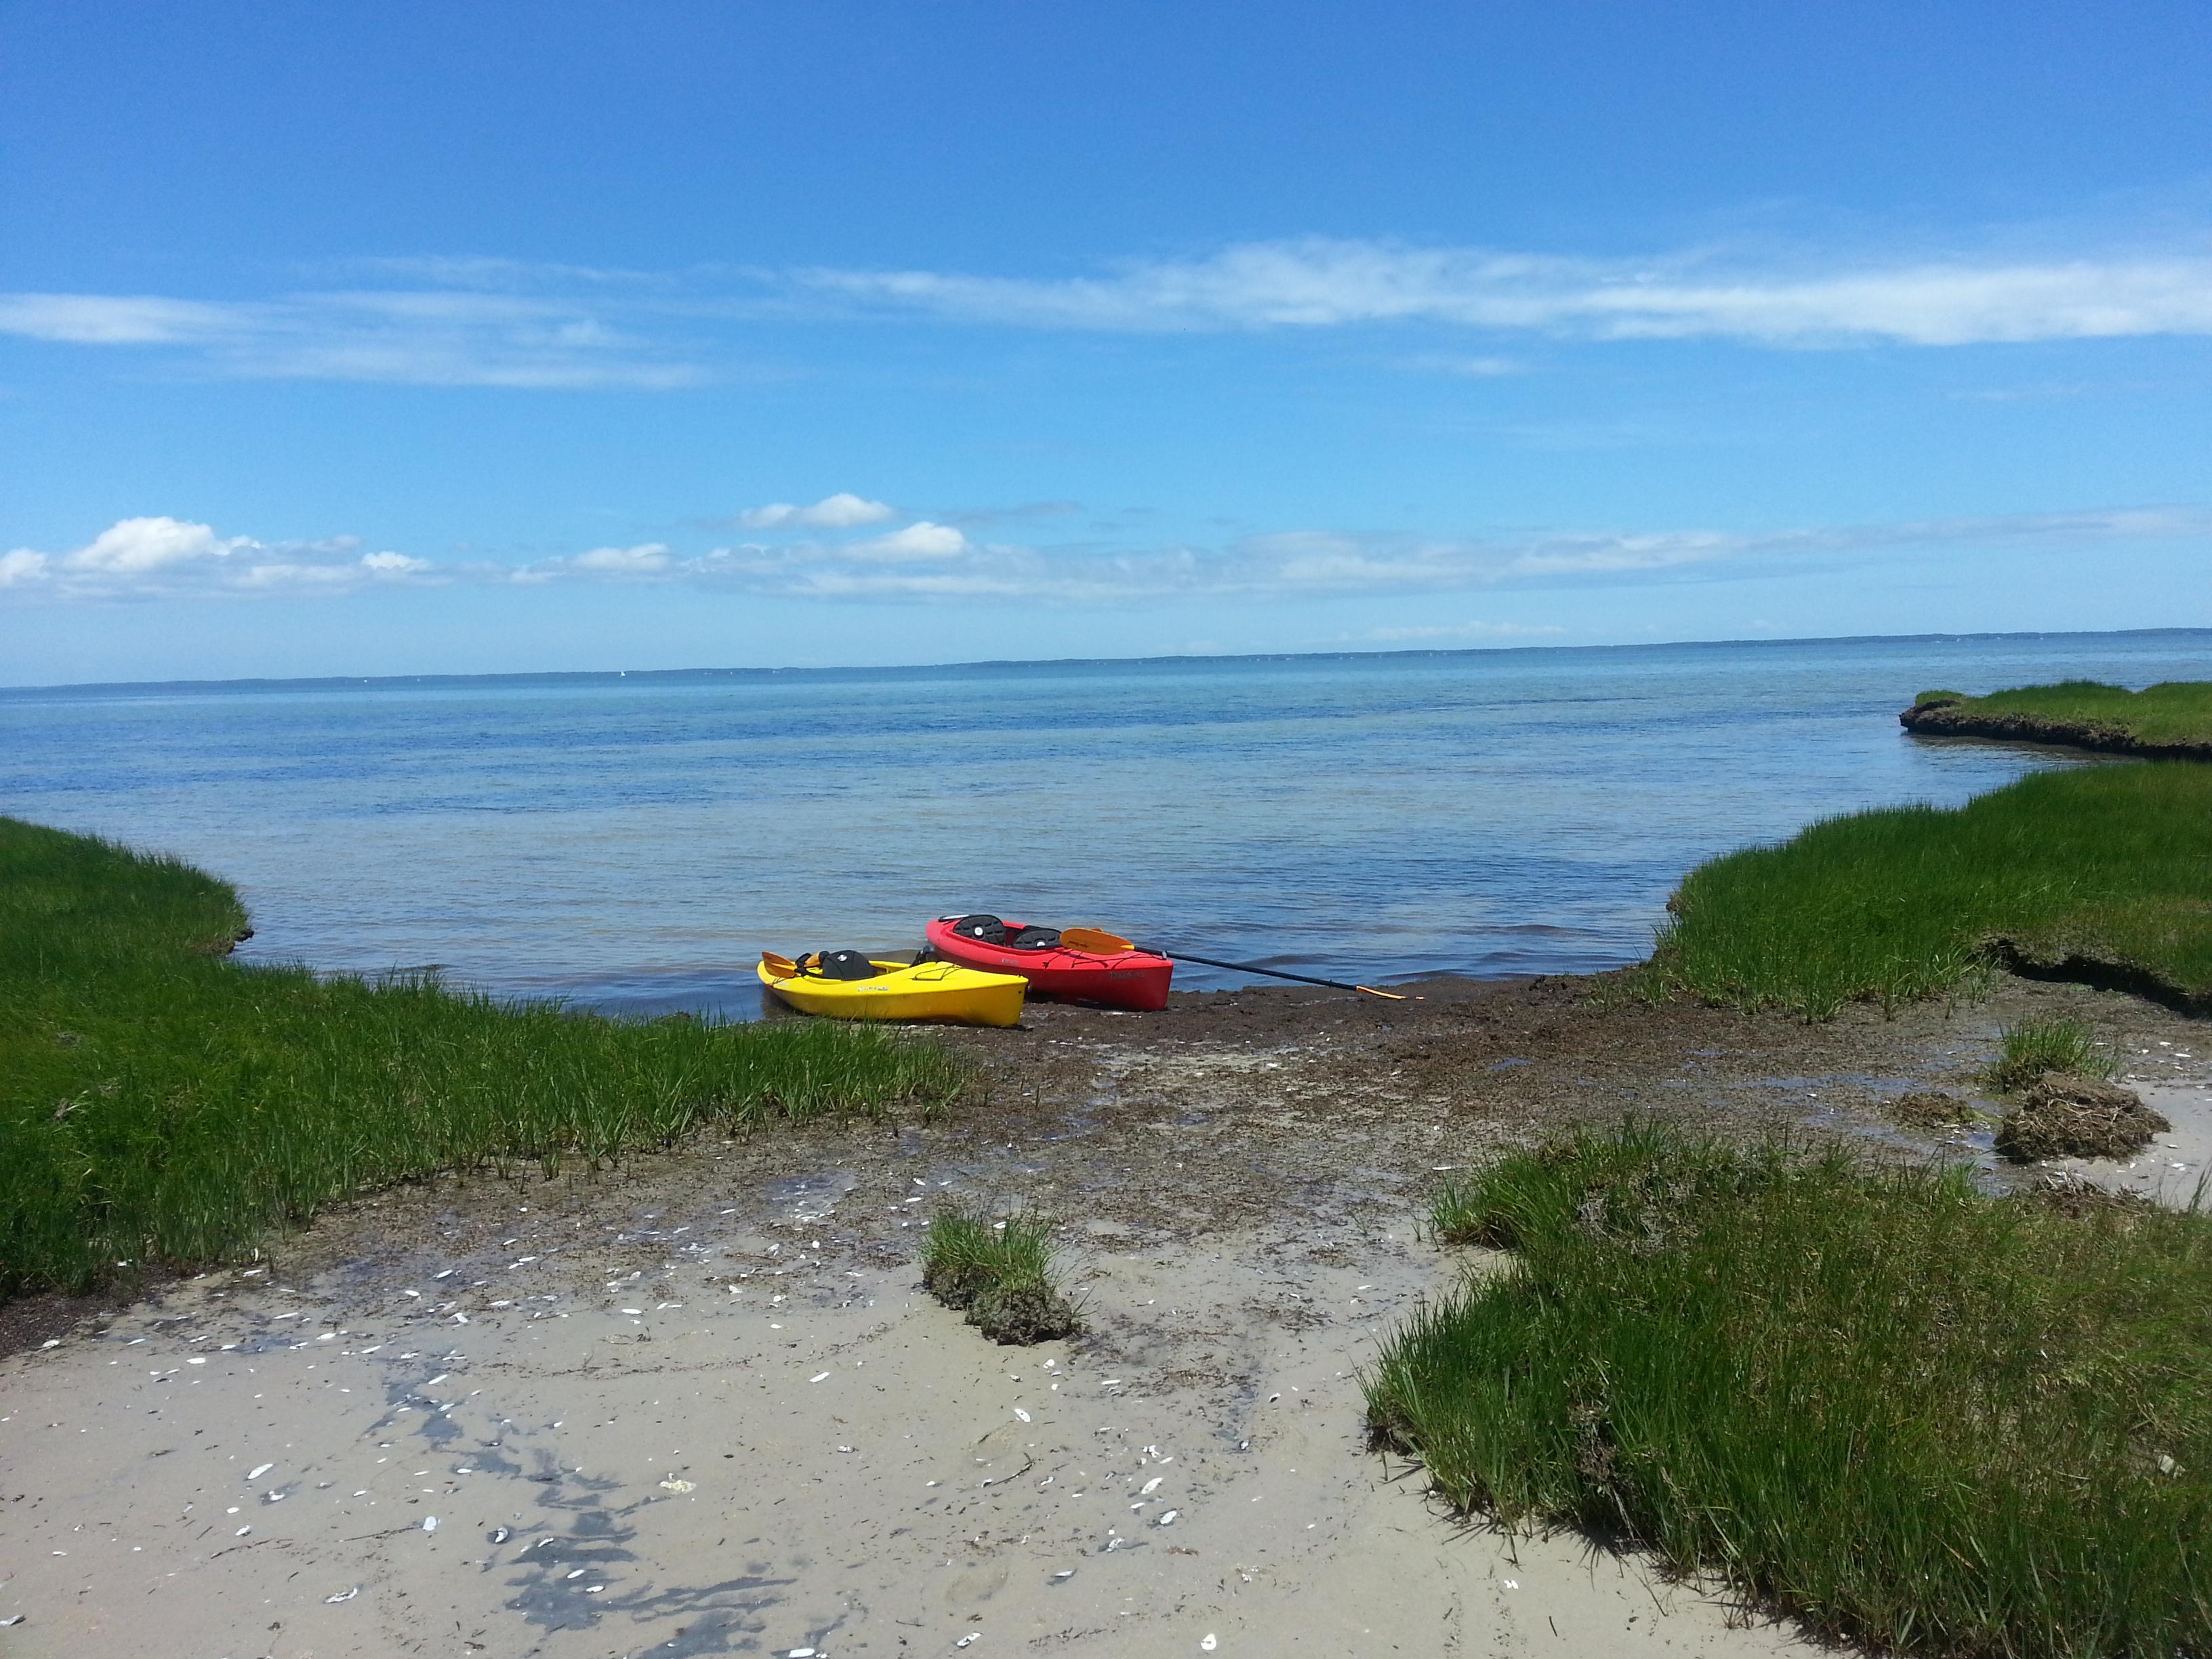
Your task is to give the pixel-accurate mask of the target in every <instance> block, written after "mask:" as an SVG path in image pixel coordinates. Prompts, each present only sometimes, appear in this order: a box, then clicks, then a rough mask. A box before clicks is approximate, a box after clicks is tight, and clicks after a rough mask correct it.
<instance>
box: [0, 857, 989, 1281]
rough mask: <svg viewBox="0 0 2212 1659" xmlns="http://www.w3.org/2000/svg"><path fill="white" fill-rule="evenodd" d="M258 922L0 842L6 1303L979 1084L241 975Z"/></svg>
mask: <svg viewBox="0 0 2212 1659" xmlns="http://www.w3.org/2000/svg"><path fill="white" fill-rule="evenodd" d="M245 925H246V914H245V911H244V909H243V908H241V907H240V903H239V901H238V897H237V895H236V894H235V892H234V891H233V890H231V888H230V887H229V886H228V884H224V883H222V882H221V881H218V880H216V879H215V878H212V877H210V876H208V875H205V874H204V873H202V872H199V871H197V870H195V869H192V868H191V867H190V866H186V865H184V864H181V863H179V862H177V861H175V860H168V859H161V858H155V857H149V856H146V855H143V854H135V853H132V852H130V851H129V850H127V849H125V848H120V847H117V846H114V845H112V844H111V843H107V842H100V841H94V840H91V839H89V838H87V837H83V836H70V835H65V834H63V833H61V832H59V831H57V830H52V829H40V828H38V827H35V826H33V825H31V824H27V823H20V822H17V821H15V820H13V819H6V818H0V1295H6V1294H10V1293H15V1292H19V1291H27V1290H34V1289H62V1290H76V1289H81V1288H83V1287H86V1286H88V1285H93V1284H94V1283H97V1282H99V1281H100V1280H101V1279H106V1278H108V1277H110V1276H112V1275H114V1274H116V1273H118V1272H123V1273H130V1272H135V1271H137V1270H139V1269H142V1268H144V1267H154V1266H169V1267H184V1266H190V1265H192V1264H196V1263H203V1262H209V1261H221V1260H224V1259H228V1258H234V1257H237V1256H239V1255H241V1254H243V1253H245V1252H247V1251H249V1250H251V1249H252V1248H254V1246H255V1244H256V1243H257V1242H258V1241H259V1240H261V1239H263V1238H264V1237H265V1236H266V1235H267V1233H268V1232H269V1231H270V1229H272V1228H275V1227H278V1226H281V1225H286V1224H289V1223H294V1222H298V1221H301V1220H304V1219H306V1218H309V1217H311V1216H313V1214H314V1213H315V1212H316V1211H317V1210H318V1209H319V1208H320V1207H322V1206H325V1205H328V1204H331V1203H333V1202H336V1201H338V1200H344V1199H348V1198H351V1197H354V1196H356V1195H358V1194H363V1193H367V1192H370V1191H373V1190H374V1189H375V1188H380V1187H384V1186H387V1185H389V1184H391V1183H392V1182H400V1181H406V1180H410V1179H413V1178H417V1177H422V1176H428V1175H430V1174H433V1173H435V1172H436V1171H440V1170H463V1171H468V1170H483V1169H490V1170H497V1171H501V1172H511V1171H515V1170H521V1169H524V1168H529V1169H534V1170H544V1171H545V1172H546V1173H553V1172H555V1171H557V1170H560V1169H561V1168H562V1167H564V1166H574V1165H583V1166H591V1165H597V1164H606V1163H610V1162H612V1161H614V1160H617V1159H620V1158H624V1157H626V1156H628V1155H629V1154H630V1153H633V1152H638V1151H640V1150H643V1149H648V1148H655V1147H664V1146H670V1145H672V1144H674V1143H675V1142H677V1141H678V1140H681V1139H684V1138H685V1137H687V1136H689V1135H691V1134H693V1133H696V1132H698V1131H700V1130H702V1129H703V1128H706V1127H724V1128H736V1127H742V1126H747V1125H754V1124H761V1123H765V1122H769V1121H775V1120H787V1121H789V1120H799V1119H803V1118H806V1117H810V1116H812V1115H816V1114H818V1113H823V1112H828V1111H859V1112H871V1113H874V1112H882V1111H885V1110H888V1109H890V1108H892V1107H893V1106H895V1105H901V1104H908V1103H914V1104H920V1105H921V1106H923V1107H925V1108H930V1107H934V1106H937V1105H939V1104H942V1103H945V1102H946V1101H949V1100H950V1099H951V1098H952V1097H953V1096H954V1095H955V1094H956V1093H957V1091H958V1089H959V1087H960V1085H961V1081H962V1078H963V1071H962V1068H961V1066H959V1064H958V1062H957V1061H956V1060H954V1059H953V1058H952V1057H951V1055H950V1054H949V1053H948V1052H947V1051H946V1050H945V1049H943V1048H939V1047H938V1046H936V1045H934V1044H931V1043H928V1042H920V1041H915V1040H911V1039H909V1038H907V1037H904V1036H900V1035H898V1034H895V1033H889V1032H884V1031H882V1030H876V1029H872V1028H866V1027H853V1026H844V1025H832V1024H828V1023H827V1022H821V1023H817V1022H812V1021H808V1022H804V1023H802V1022H796V1021H794V1022H789V1023H785V1022H781V1021H779V1022H775V1023H773V1024H762V1025H724V1024H714V1023H706V1022H701V1021H696V1020H691V1019H682V1018H678V1019H669V1020H655V1021H649V1022H633V1021H617V1020H610V1019H603V1018H596V1017H592V1016H588V1015H580V1014H572V1013H568V1012H563V1011H562V1009H561V1008H559V1007H558V1006H556V1005H553V1004H550V1003H543V1002H538V1003H528V1002H526V1003H500V1002H495V1001H493V1000H490V999H488V998H485V997H483V996H478V995H473V994H467V993H463V992H457V991H453V990H450V989H448V988H447V987H444V986H441V984H439V983H438V982H437V981H435V979H433V978H429V977H427V976H423V975H412V976H398V977H394V978H389V979H384V980H365V979H361V978H354V977H335V978H318V977H317V976H316V975H313V974H311V973H309V972H307V970H306V969H298V968H282V967H245V966H240V965H237V964H234V963H230V962H228V961H227V960H225V959H224V958H223V952H224V951H227V949H228V946H229V945H230V943H231V941H232V940H234V939H235V938H236V937H237V935H238V934H239V933H240V930H241V929H243V927H245Z"/></svg>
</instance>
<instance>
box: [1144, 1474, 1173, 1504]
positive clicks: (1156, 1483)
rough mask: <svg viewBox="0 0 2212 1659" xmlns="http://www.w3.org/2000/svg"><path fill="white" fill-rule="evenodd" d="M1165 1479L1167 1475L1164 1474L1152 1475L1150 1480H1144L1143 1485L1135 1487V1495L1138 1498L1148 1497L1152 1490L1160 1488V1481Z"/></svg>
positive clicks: (1155, 1490)
mask: <svg viewBox="0 0 2212 1659" xmlns="http://www.w3.org/2000/svg"><path fill="white" fill-rule="evenodd" d="M1166 1479H1167V1477H1166V1476H1165V1475H1164V1474H1156V1475H1154V1476H1153V1477H1152V1479H1151V1480H1147V1481H1146V1482H1145V1484H1144V1485H1143V1486H1139V1487H1138V1488H1137V1496H1138V1497H1139V1498H1150V1497H1151V1496H1152V1494H1153V1493H1154V1492H1158V1490H1159V1489H1160V1482H1161V1481H1163V1480H1166Z"/></svg>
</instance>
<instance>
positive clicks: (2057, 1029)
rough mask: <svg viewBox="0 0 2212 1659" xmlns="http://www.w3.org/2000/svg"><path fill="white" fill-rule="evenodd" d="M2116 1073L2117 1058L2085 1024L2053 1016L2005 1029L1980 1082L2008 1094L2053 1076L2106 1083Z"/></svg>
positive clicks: (2057, 1015)
mask: <svg viewBox="0 0 2212 1659" xmlns="http://www.w3.org/2000/svg"><path fill="white" fill-rule="evenodd" d="M2118 1070H2119V1056H2118V1054H2117V1053H2116V1052H2115V1051H2114V1050H2113V1048H2112V1045H2111V1044H2110V1043H2107V1042H2101V1041H2100V1040H2099V1038H2098V1036H2097V1032H2096V1030H2095V1028H2094V1027H2093V1026H2092V1025H2091V1024H2089V1023H2088V1021H2087V1020H2083V1019H2075V1018H2073V1017H2072V1016H2070V1015H2067V1014H2054V1015H2049V1016H2045V1017H2043V1018H2035V1019H2024V1020H2022V1021H2021V1023H2020V1024H2017V1025H2008V1026H2007V1027H2006V1028H2005V1030H2004V1036H2003V1038H2002V1048H2001V1049H2000V1051H1999V1053H1998V1055H1997V1058H1996V1063H1995V1064H1993V1065H1991V1066H1990V1067H1989V1068H1988V1069H1987V1070H1985V1071H1984V1072H1983V1073H1982V1081H1983V1082H1984V1084H1985V1085H1988V1086H1989V1087H1990V1088H1992V1089H1995V1090H1996V1091H1998V1092H1999V1093H2001V1094H2009V1093H2012V1092H2013V1091H2015V1090H2020V1089H2025V1088H2026V1087H2027V1085H2029V1084H2031V1083H2033V1082H2034V1081H2035V1080H2036V1079H2038V1078H2039V1077H2048V1076H2049V1075H2050V1074H2051V1073H2053V1072H2071V1073H2074V1074H2075V1076H2076V1077H2093V1078H2104V1079H2110V1078H2111V1077H2112V1074H2113V1073H2116V1072H2118Z"/></svg>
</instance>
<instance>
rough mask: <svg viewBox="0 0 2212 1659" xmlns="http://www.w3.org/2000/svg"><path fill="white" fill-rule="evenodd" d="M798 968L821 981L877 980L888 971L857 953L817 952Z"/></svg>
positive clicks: (806, 958) (804, 960) (805, 959)
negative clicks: (821, 979) (821, 978)
mask: <svg viewBox="0 0 2212 1659" xmlns="http://www.w3.org/2000/svg"><path fill="white" fill-rule="evenodd" d="M799 966H800V967H802V968H804V969H806V970H807V971H808V972H809V973H813V974H818V975H821V976H822V977H823V979H877V978H880V977H881V976H882V975H884V973H886V972H888V971H889V970H888V969H882V968H878V967H877V966H876V964H875V963H872V962H871V961H869V960H868V958H867V957H866V955H864V954H863V953H862V952H860V951H816V952H815V953H814V954H813V955H812V956H811V957H805V958H804V959H803V960H802V961H801V962H800V963H799Z"/></svg>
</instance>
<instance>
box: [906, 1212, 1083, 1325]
mask: <svg viewBox="0 0 2212 1659" xmlns="http://www.w3.org/2000/svg"><path fill="white" fill-rule="evenodd" d="M1053 1229H1054V1222H1053V1220H1052V1218H1050V1217H1048V1216H1045V1215H1042V1214H1040V1213H1039V1212H1036V1211H1035V1210H1017V1211H1015V1212H1013V1213H1012V1215H1007V1216H1000V1217H997V1218H994V1217H993V1216H992V1214H991V1212H990V1211H989V1210H988V1209H987V1207H984V1206H971V1205H958V1204H956V1205H952V1206H949V1207H947V1208H945V1209H942V1210H939V1212H937V1213H936V1214H935V1215H934V1216H933V1217H931V1218H930V1223H929V1231H928V1232H927V1234H925V1235H924V1236H923V1238H922V1244H921V1282H922V1284H923V1285H924V1286H925V1287H926V1288H927V1290H928V1291H929V1292H930V1293H931V1294H932V1295H933V1296H934V1297H937V1299H938V1300H939V1301H940V1302H942V1303H944V1304H945V1306H946V1307H948V1308H954V1309H958V1310H963V1311H964V1312H965V1313H966V1314H967V1316H968V1322H969V1324H971V1325H974V1326H975V1327H976V1328H978V1329H980V1330H981V1332H982V1333H983V1334H984V1335H986V1336H987V1337H989V1338H990V1339H991V1340H993V1341H994V1342H1016V1343H1027V1342H1042V1341H1045V1340H1048V1339H1050V1338H1053V1337H1057V1336H1072V1335H1073V1334H1074V1333H1075V1332H1076V1331H1077V1330H1079V1329H1080V1328H1081V1319H1080V1316H1079V1312H1078V1310H1077V1309H1076V1306H1075V1304H1073V1302H1072V1301H1070V1300H1069V1298H1068V1297H1067V1296H1066V1294H1065V1293H1064V1292H1063V1291H1062V1290H1061V1289H1060V1275H1059V1273H1058V1272H1057V1270H1056V1266H1055V1264H1056V1260H1057V1257H1058V1255H1059V1250H1058V1248H1057V1247H1056V1246H1055V1245H1054V1243H1053V1241H1052V1235H1053Z"/></svg>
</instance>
